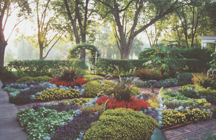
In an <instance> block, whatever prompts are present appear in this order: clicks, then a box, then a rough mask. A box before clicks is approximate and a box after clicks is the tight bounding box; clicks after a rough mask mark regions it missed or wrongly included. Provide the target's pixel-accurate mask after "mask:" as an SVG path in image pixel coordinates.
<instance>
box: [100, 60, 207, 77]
mask: <svg viewBox="0 0 216 140" xmlns="http://www.w3.org/2000/svg"><path fill="white" fill-rule="evenodd" d="M149 60H150V59H148V58H147V59H138V60H121V59H103V58H100V59H99V60H98V62H97V64H96V67H97V73H98V74H111V75H118V72H117V70H116V68H115V66H114V65H116V66H117V67H118V68H119V71H120V75H127V74H128V72H129V70H130V69H132V70H133V71H132V72H134V71H135V70H136V69H138V68H144V66H143V63H145V62H147V61H149ZM176 63H177V65H178V66H179V68H180V71H188V72H197V71H201V70H202V69H201V68H203V67H205V65H203V63H201V62H200V60H198V59H180V58H179V59H176Z"/></svg>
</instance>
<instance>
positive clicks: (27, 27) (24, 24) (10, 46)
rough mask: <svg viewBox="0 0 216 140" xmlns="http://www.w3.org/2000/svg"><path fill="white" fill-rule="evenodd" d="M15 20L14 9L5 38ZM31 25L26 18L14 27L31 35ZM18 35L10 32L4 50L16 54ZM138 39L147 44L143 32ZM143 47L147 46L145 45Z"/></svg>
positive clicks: (6, 28)
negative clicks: (15, 44) (15, 43)
mask: <svg viewBox="0 0 216 140" xmlns="http://www.w3.org/2000/svg"><path fill="white" fill-rule="evenodd" d="M16 21H17V17H16V11H15V12H14V13H13V14H12V15H11V17H9V18H8V21H7V24H6V27H5V31H4V34H5V38H8V36H9V34H10V33H11V30H12V28H13V27H14V25H15V24H16ZM31 26H32V23H31V22H30V21H27V20H26V21H23V22H21V23H20V24H19V25H18V26H17V28H16V29H19V31H20V32H23V33H25V34H27V35H31V34H32V33H34V31H33V30H32V28H31ZM18 35H19V34H17V32H16V31H15V30H14V31H13V33H12V35H11V37H10V38H9V40H8V45H7V47H6V51H7V49H10V50H12V51H13V52H14V53H15V54H16V52H17V47H15V46H14V40H15V39H16V38H18V37H19V36H18ZM138 39H140V40H141V41H143V43H145V44H149V42H148V39H147V36H146V34H144V33H140V34H139V35H138ZM145 47H149V46H145Z"/></svg>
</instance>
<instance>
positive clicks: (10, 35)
mask: <svg viewBox="0 0 216 140" xmlns="http://www.w3.org/2000/svg"><path fill="white" fill-rule="evenodd" d="M24 19H25V18H24ZM24 19H22V20H20V21H19V22H18V23H17V24H15V25H14V27H13V29H12V31H11V32H10V35H9V36H8V38H7V40H6V41H8V40H9V38H10V37H11V35H12V33H13V31H14V29H15V28H16V26H17V25H19V24H20V23H21V22H22V21H23V20H24Z"/></svg>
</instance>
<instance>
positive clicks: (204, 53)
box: [139, 47, 213, 71]
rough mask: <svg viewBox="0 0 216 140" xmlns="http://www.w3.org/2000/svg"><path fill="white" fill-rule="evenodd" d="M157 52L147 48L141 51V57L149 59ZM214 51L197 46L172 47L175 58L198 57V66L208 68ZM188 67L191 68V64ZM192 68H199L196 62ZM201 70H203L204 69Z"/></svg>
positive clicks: (171, 54)
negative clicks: (185, 47)
mask: <svg viewBox="0 0 216 140" xmlns="http://www.w3.org/2000/svg"><path fill="white" fill-rule="evenodd" d="M155 52H156V50H155V49H146V50H144V51H142V52H141V53H140V55H139V59H147V58H149V57H150V56H151V55H153V54H154V53H155ZM212 53H213V51H212V50H210V49H201V47H196V48H192V47H190V48H187V49H179V48H174V49H171V53H170V56H172V57H174V58H185V59H198V60H199V63H198V64H199V65H198V68H205V69H206V70H207V69H209V68H210V66H209V64H208V62H209V61H211V60H212V57H211V56H210V55H211V54H212ZM190 65H192V64H190ZM183 66H184V65H183ZM188 67H189V68H190V66H188ZM192 68H197V66H196V64H194V67H192ZM189 71H191V69H189ZM200 71H202V69H201V70H200Z"/></svg>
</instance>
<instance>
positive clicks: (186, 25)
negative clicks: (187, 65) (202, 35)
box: [176, 0, 210, 48]
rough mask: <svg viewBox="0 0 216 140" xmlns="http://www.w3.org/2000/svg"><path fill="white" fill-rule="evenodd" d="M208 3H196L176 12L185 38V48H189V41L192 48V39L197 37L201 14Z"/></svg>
mask: <svg viewBox="0 0 216 140" xmlns="http://www.w3.org/2000/svg"><path fill="white" fill-rule="evenodd" d="M208 3H210V0H204V1H203V0H202V1H197V2H196V3H194V4H192V5H190V6H185V7H181V8H179V9H178V10H176V13H177V16H178V17H179V19H180V22H181V28H182V30H183V34H184V36H185V43H186V48H188V47H189V40H191V43H190V46H191V47H193V46H194V39H195V37H196V36H197V30H198V27H199V23H200V22H201V20H202V18H203V12H204V9H205V7H206V5H208Z"/></svg>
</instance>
